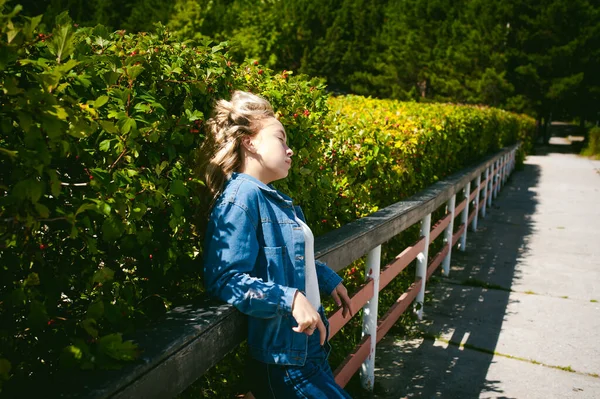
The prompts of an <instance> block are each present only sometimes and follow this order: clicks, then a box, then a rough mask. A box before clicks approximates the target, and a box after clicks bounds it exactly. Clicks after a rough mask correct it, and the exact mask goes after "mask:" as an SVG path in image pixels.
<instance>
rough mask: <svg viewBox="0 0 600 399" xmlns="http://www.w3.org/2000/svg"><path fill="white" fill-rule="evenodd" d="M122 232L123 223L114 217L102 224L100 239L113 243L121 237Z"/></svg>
mask: <svg viewBox="0 0 600 399" xmlns="http://www.w3.org/2000/svg"><path fill="white" fill-rule="evenodd" d="M124 231H125V229H124V226H123V223H122V222H121V221H120V220H118V219H117V218H116V217H110V218H108V219H106V220H104V223H102V238H103V239H104V241H107V242H111V241H114V240H116V239H117V238H119V237H121V235H122V234H123V232H124Z"/></svg>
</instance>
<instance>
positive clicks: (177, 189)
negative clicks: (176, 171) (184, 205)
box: [170, 180, 188, 197]
mask: <svg viewBox="0 0 600 399" xmlns="http://www.w3.org/2000/svg"><path fill="white" fill-rule="evenodd" d="M170 192H171V194H173V195H181V196H183V197H187V195H188V190H187V188H186V187H185V184H184V183H183V181H182V180H173V181H172V182H171V189H170Z"/></svg>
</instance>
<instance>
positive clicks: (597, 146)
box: [582, 127, 600, 158]
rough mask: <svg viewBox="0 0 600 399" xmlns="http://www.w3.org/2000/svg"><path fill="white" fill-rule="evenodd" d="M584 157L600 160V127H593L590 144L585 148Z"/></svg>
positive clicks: (589, 139) (589, 137)
mask: <svg viewBox="0 0 600 399" xmlns="http://www.w3.org/2000/svg"><path fill="white" fill-rule="evenodd" d="M582 154H583V155H585V156H588V157H594V158H600V127H593V128H591V129H590V131H589V133H588V144H587V146H586V147H585V148H584V150H583V152H582Z"/></svg>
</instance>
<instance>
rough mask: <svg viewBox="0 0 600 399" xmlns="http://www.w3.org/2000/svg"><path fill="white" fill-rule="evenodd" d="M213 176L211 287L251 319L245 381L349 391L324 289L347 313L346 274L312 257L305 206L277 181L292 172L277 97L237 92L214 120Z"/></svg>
mask: <svg viewBox="0 0 600 399" xmlns="http://www.w3.org/2000/svg"><path fill="white" fill-rule="evenodd" d="M207 128H208V134H207V138H206V143H205V150H206V151H205V152H206V153H207V154H208V165H207V168H206V176H205V177H206V183H207V186H208V187H209V189H210V190H211V192H212V193H213V195H214V196H215V202H214V203H213V206H212V211H211V215H210V219H209V223H208V227H207V231H206V240H205V246H204V271H205V284H206V288H207V290H208V292H209V293H210V294H212V295H214V296H217V297H219V298H220V299H222V300H224V301H226V302H228V303H231V304H233V305H234V306H235V307H236V308H237V309H239V310H240V311H241V312H243V313H245V314H247V315H248V316H249V317H248V347H249V352H250V356H251V359H250V361H249V363H248V370H247V371H248V379H249V381H250V385H251V387H250V388H251V391H252V393H253V394H254V396H255V397H256V398H257V399H261V398H282V399H288V398H327V399H331V398H349V396H348V394H347V393H346V392H345V391H344V390H343V389H342V388H341V387H340V386H339V385H337V384H336V382H335V380H334V378H333V374H332V372H331V368H330V367H329V364H328V362H327V357H328V355H329V352H330V350H331V347H330V345H329V343H328V342H327V341H328V335H329V331H328V326H329V324H328V322H327V319H326V317H325V314H324V312H323V307H322V306H321V299H320V295H321V293H323V294H327V295H332V296H333V298H334V300H335V301H336V303H337V304H338V305H340V306H342V307H343V316H344V317H346V316H347V315H348V314H349V313H350V312H351V309H350V299H349V297H348V293H347V291H346V288H345V287H344V285H343V284H342V282H341V281H342V279H341V278H340V277H339V276H338V275H337V274H336V273H335V272H334V271H333V270H331V269H330V268H329V267H327V266H326V265H325V264H323V263H321V262H319V261H315V258H314V237H313V235H312V233H311V231H310V229H309V228H308V226H307V225H306V223H305V220H304V215H303V214H302V211H301V209H300V208H299V207H297V206H294V205H293V202H292V200H291V198H289V197H288V196H286V195H285V194H283V193H281V192H279V191H277V190H276V189H274V188H273V187H272V186H271V185H270V183H272V182H274V181H276V180H279V179H283V178H285V177H286V176H287V175H288V172H289V169H290V167H291V164H292V156H293V154H294V153H293V151H292V150H291V149H290V148H289V147H288V145H287V137H286V133H285V129H284V128H283V126H282V124H281V123H280V122H279V121H278V120H277V118H275V114H274V113H273V109H272V108H271V105H270V104H269V103H268V102H267V101H266V100H265V99H263V98H261V97H258V96H256V95H253V94H251V93H246V92H241V91H236V92H234V93H233V96H232V98H231V101H225V100H220V101H218V102H217V104H216V107H215V110H214V114H213V116H212V118H211V119H210V120H208V121H207Z"/></svg>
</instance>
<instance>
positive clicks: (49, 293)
mask: <svg viewBox="0 0 600 399" xmlns="http://www.w3.org/2000/svg"><path fill="white" fill-rule="evenodd" d="M15 14H16V13H15V12H11V13H6V12H4V13H3V14H2V16H1V20H0V24H1V26H2V28H1V29H2V42H0V90H1V91H0V95H1V97H0V101H1V103H2V108H1V110H0V126H2V130H1V131H2V133H1V135H0V176H1V183H0V217H1V218H2V223H1V224H0V263H1V264H2V266H3V267H2V268H0V280H1V281H2V284H1V285H0V312H1V313H0V381H1V380H8V379H9V378H10V381H9V383H8V384H7V385H6V387H8V386H12V387H13V388H14V389H18V386H19V384H21V383H23V382H22V380H24V379H25V378H26V376H28V375H32V376H34V377H36V378H41V377H42V376H44V375H46V374H47V373H49V372H51V371H53V370H56V369H58V368H64V367H73V366H75V367H81V368H84V369H93V368H107V367H114V366H115V365H116V364H117V363H118V362H119V361H123V360H125V361H127V360H131V359H134V358H135V357H136V356H137V354H138V351H139V350H140V349H143V348H136V347H135V346H134V345H132V344H131V343H130V342H124V341H123V339H122V335H121V334H122V333H128V332H131V331H133V330H134V329H135V328H136V327H138V326H140V325H143V324H145V323H147V322H148V321H149V320H153V319H155V318H156V316H158V315H160V314H161V313H164V312H165V310H167V309H168V308H169V307H170V306H172V305H173V304H176V303H183V302H186V301H189V300H190V299H191V298H193V297H195V296H198V295H199V294H201V293H202V291H203V289H202V281H201V269H202V262H201V260H200V259H199V258H198V256H199V253H200V251H201V248H200V243H201V235H202V231H203V222H202V221H203V217H205V213H206V204H207V203H208V198H207V195H206V193H205V192H204V191H203V188H204V186H203V182H202V180H201V179H199V178H198V176H197V175H196V174H195V173H194V165H195V157H196V155H197V154H196V150H197V148H198V147H199V146H200V144H201V142H202V140H203V137H204V135H203V130H202V124H203V120H204V119H205V118H206V117H207V116H208V115H209V112H210V110H211V107H212V104H213V101H214V100H215V99H216V98H222V97H228V96H229V95H230V93H231V92H232V91H233V90H234V89H244V90H250V91H254V92H259V93H261V94H262V95H264V96H265V97H267V98H268V99H269V100H270V101H271V102H272V103H273V105H274V106H275V108H276V109H277V111H278V113H279V114H280V117H281V120H282V121H283V123H284V124H285V125H286V127H287V129H288V135H289V137H290V141H291V145H292V146H293V147H295V148H296V147H303V148H304V150H303V151H301V152H300V154H299V156H298V159H299V160H300V161H301V162H300V163H302V162H308V160H309V159H310V158H309V156H308V154H310V153H314V152H316V151H317V148H318V146H319V144H318V143H320V142H322V139H321V138H320V135H323V134H324V129H322V128H321V127H320V126H321V122H322V119H323V115H324V114H325V113H326V112H327V104H326V96H325V93H324V91H323V89H324V86H323V85H322V84H321V83H320V82H319V81H316V80H309V79H307V78H305V77H302V78H296V77H294V76H293V75H292V74H291V72H290V73H287V72H284V73H278V74H276V75H275V74H272V73H271V72H270V71H268V70H266V69H265V70H263V69H261V67H260V65H258V63H257V62H248V63H247V64H244V65H235V64H232V63H231V62H230V61H229V59H228V58H229V57H228V54H227V52H226V51H225V50H224V45H223V44H221V45H217V46H213V47H210V46H208V43H204V44H193V43H186V42H183V43H179V42H176V41H173V40H172V39H171V37H170V35H169V32H167V31H166V30H165V28H164V27H162V26H157V27H156V29H155V32H154V33H140V34H135V35H131V34H128V33H126V32H124V31H117V32H108V31H107V30H106V29H105V28H103V27H101V26H99V27H96V28H93V29H92V28H85V29H77V28H76V27H74V26H73V23H72V21H71V20H70V19H69V18H68V16H66V15H61V16H60V17H58V18H57V23H56V27H55V28H54V29H53V30H52V32H47V33H44V32H38V31H37V30H36V24H37V23H38V22H39V18H34V19H24V20H20V19H19V18H18V17H15ZM313 158H314V157H313ZM313 162H315V160H313ZM288 184H289V187H288V188H289V190H290V191H292V192H297V193H299V194H298V195H297V197H299V198H300V199H304V200H305V201H308V200H309V198H311V196H313V195H314V196H316V193H317V192H318V190H319V184H318V182H315V179H314V177H313V176H311V175H307V174H306V173H304V172H303V170H302V168H301V167H300V165H299V166H298V167H297V168H295V169H294V170H293V172H292V177H291V179H290V181H289V183H288ZM298 187H304V188H307V189H304V190H299V189H298ZM309 187H310V188H309ZM319 206H320V205H319V203H318V202H313V205H312V209H313V213H317V212H322V211H323V210H322V209H319Z"/></svg>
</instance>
